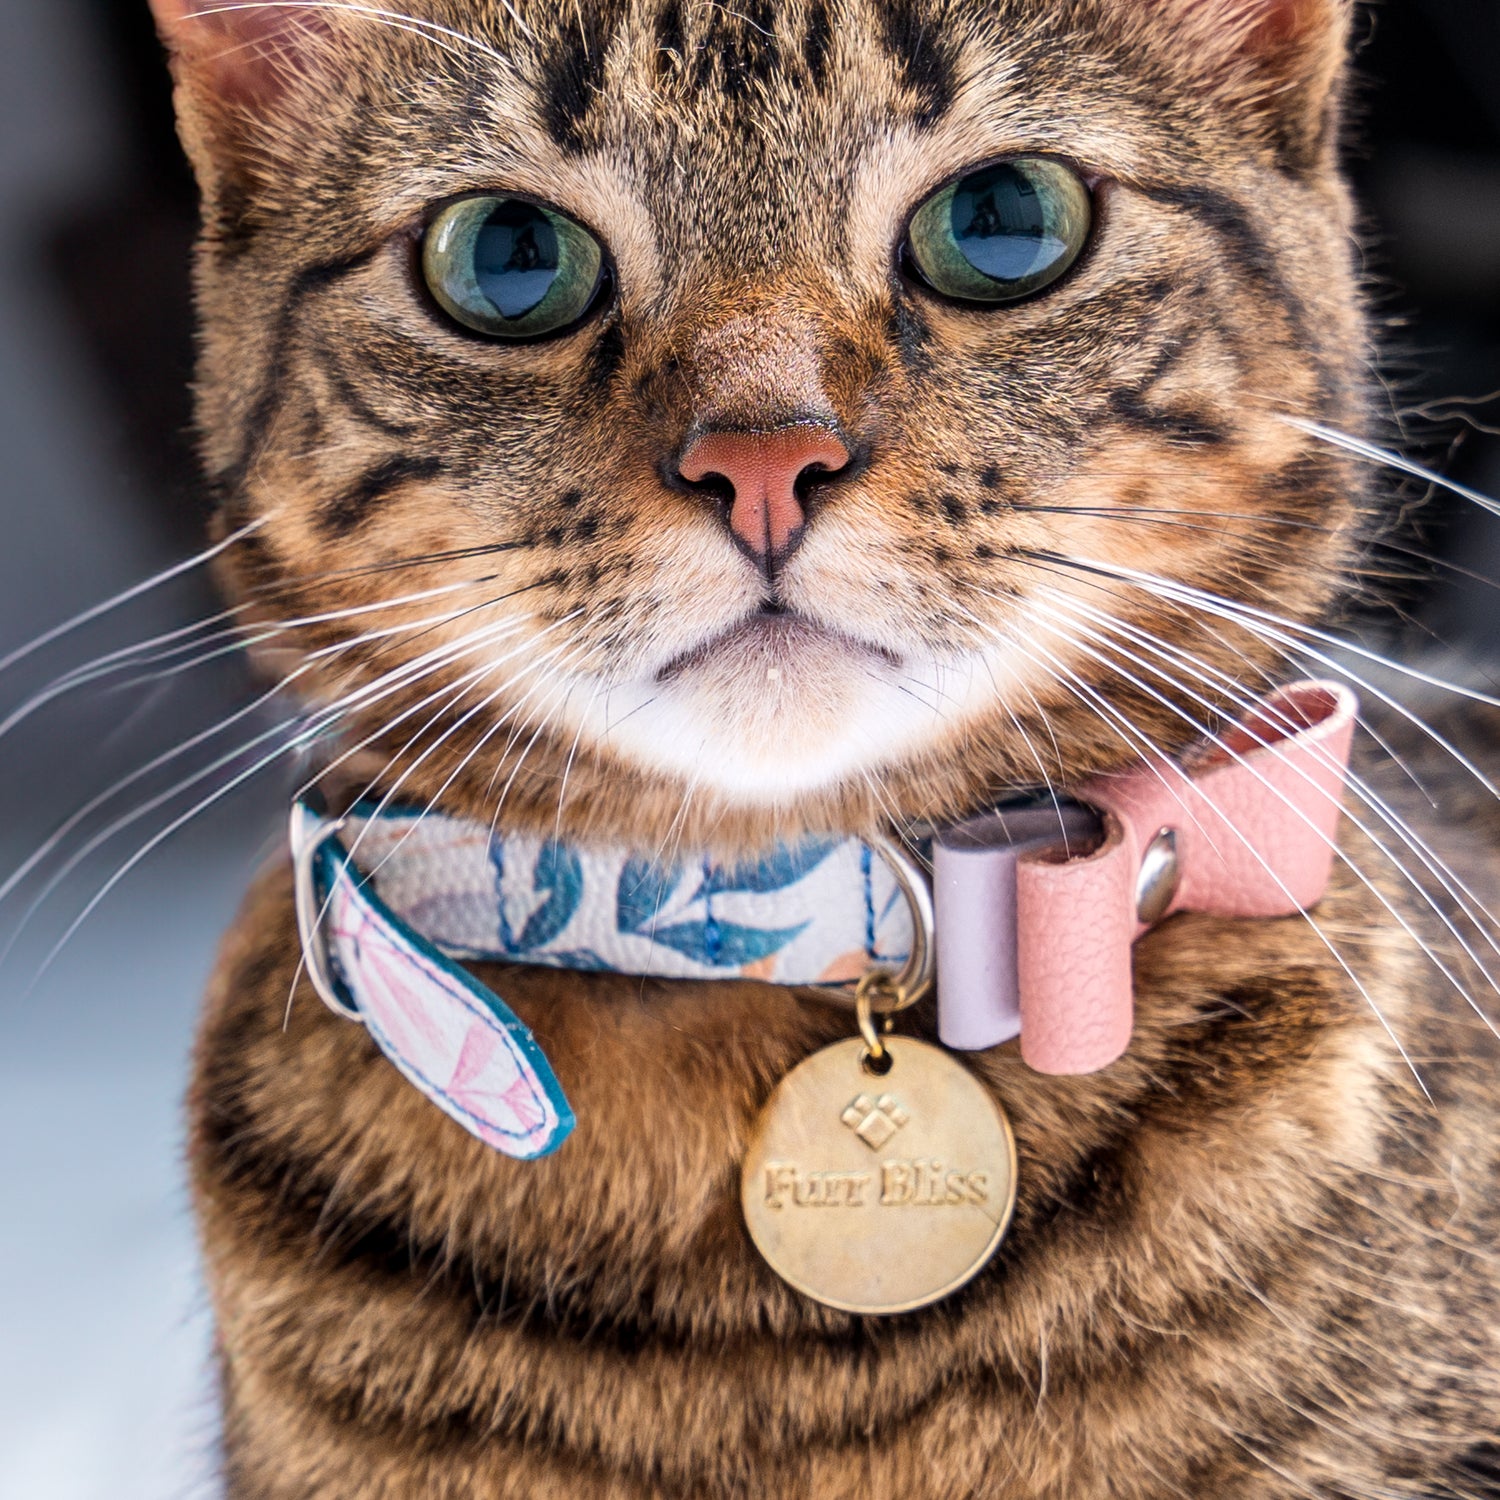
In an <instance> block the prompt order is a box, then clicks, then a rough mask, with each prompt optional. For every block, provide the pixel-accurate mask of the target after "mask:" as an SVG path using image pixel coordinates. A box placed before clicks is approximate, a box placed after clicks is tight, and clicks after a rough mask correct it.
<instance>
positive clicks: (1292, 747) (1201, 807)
mask: <svg viewBox="0 0 1500 1500" xmlns="http://www.w3.org/2000/svg"><path fill="white" fill-rule="evenodd" d="M1356 708H1357V705H1356V702H1355V698H1354V695H1353V694H1352V693H1351V692H1350V691H1349V690H1348V689H1347V688H1345V687H1343V686H1341V685H1339V684H1336V683H1327V682H1301V683H1297V684H1294V685H1293V686H1291V687H1288V688H1285V689H1283V690H1282V691H1281V692H1279V693H1276V694H1274V695H1272V696H1271V697H1270V698H1268V699H1266V700H1265V701H1264V702H1262V703H1261V704H1260V705H1258V706H1257V708H1256V710H1255V711H1254V712H1253V713H1251V714H1249V715H1248V716H1247V717H1246V718H1245V719H1244V720H1243V721H1241V722H1240V723H1239V724H1237V725H1235V726H1233V727H1231V728H1229V729H1227V730H1226V731H1225V732H1224V733H1222V734H1221V735H1219V736H1218V737H1217V739H1216V740H1215V741H1214V742H1213V743H1212V744H1210V745H1206V746H1204V747H1202V748H1201V749H1200V750H1198V751H1197V752H1195V753H1193V754H1191V755H1189V756H1187V757H1185V758H1184V761H1183V763H1182V764H1178V763H1177V762H1175V761H1170V760H1167V759H1165V758H1153V759H1151V760H1150V761H1149V762H1148V763H1147V764H1146V765H1145V767H1144V768H1141V769H1133V770H1131V771H1129V772H1125V773H1122V774H1119V775H1115V776H1109V777H1104V778H1101V779H1100V780H1097V781H1094V782H1091V783H1089V784H1088V785H1087V786H1085V787H1084V788H1083V789H1082V791H1081V794H1080V799H1079V800H1080V801H1082V802H1083V803H1086V804H1088V806H1089V807H1092V808H1094V809H1097V816H1092V815H1090V814H1089V813H1088V811H1087V809H1086V808H1078V807H1076V806H1069V807H1065V809H1064V814H1065V816H1064V821H1063V824H1062V825H1061V827H1060V825H1059V821H1058V813H1057V811H1056V810H1054V809H1052V808H1050V807H1048V808H1030V809H1026V810H1023V811H1022V812H1021V813H1016V812H1013V811H1012V812H1005V811H1001V812H997V813H992V814H987V815H985V816H984V817H982V818H978V819H971V820H970V821H969V822H967V823H963V824H960V825H958V826H957V827H956V828H953V829H950V830H947V831H946V832H945V833H943V834H942V835H941V836H940V837H939V839H938V841H937V843H936V845H935V848H934V859H933V867H934V868H933V895H934V902H935V906H936V912H937V932H936V941H937V962H938V1008H939V1031H940V1034H941V1036H942V1038H943V1041H944V1042H946V1043H947V1044H948V1045H949V1046H952V1047H959V1048H964V1049H968V1050H975V1049H979V1048H984V1047H992V1046H995V1045H997V1044H998V1043H1000V1042H1002V1041H1007V1040H1009V1039H1010V1038H1011V1037H1013V1036H1015V1035H1016V1034H1017V1032H1019V1034H1020V1037H1021V1055H1022V1057H1023V1058H1024V1059H1025V1060H1026V1062H1027V1064H1028V1065H1029V1066H1031V1067H1033V1068H1035V1069H1036V1070H1037V1071H1038V1072H1042V1073H1092V1072H1096V1071H1097V1070H1098V1069H1100V1068H1103V1067H1107V1066H1108V1065H1109V1064H1110V1063H1112V1062H1113V1061H1114V1060H1115V1059H1116V1058H1117V1057H1119V1056H1120V1054H1121V1053H1122V1052H1124V1051H1125V1049H1126V1047H1128V1046H1129V1044H1130V1034H1131V1028H1132V1025H1133V1021H1134V987H1133V983H1132V977H1131V948H1132V944H1133V943H1134V942H1135V940H1136V938H1138V937H1139V936H1140V935H1141V934H1142V933H1143V932H1145V931H1147V930H1148V928H1149V927H1151V926H1152V925H1154V924H1155V923H1156V922H1159V921H1161V920H1163V919H1164V918H1166V917H1168V916H1170V915H1172V914H1173V913H1174V912H1179V911H1197V912H1208V913H1212V914H1214V915H1217V916H1225V917H1283V916H1290V915H1292V914H1294V913H1296V912H1300V911H1305V910H1307V909H1308V908H1309V907H1311V906H1312V905H1314V904H1315V903H1316V902H1317V901H1318V900H1319V899H1320V898H1321V896H1322V894H1323V892H1324V890H1325V888H1326V887H1327V884H1328V877H1329V872H1330V870H1331V868H1332V863H1333V857H1334V835H1335V833H1336V831H1337V828H1338V821H1339V813H1340V808H1341V802H1342V794H1343V786H1344V780H1345V777H1346V775H1347V770H1348V763H1349V751H1350V745H1351V742H1352V738H1353V732H1354V717H1355V712H1356ZM1069 845H1071V846H1072V849H1070V848H1069V847H1068V846H1069ZM1079 847H1087V848H1089V852H1087V853H1082V854H1077V853H1073V852H1072V850H1076V849H1077V848H1079ZM1070 856H1071V857H1070Z"/></svg>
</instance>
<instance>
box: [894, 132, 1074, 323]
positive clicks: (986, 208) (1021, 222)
mask: <svg viewBox="0 0 1500 1500" xmlns="http://www.w3.org/2000/svg"><path fill="white" fill-rule="evenodd" d="M1092 219H1093V202H1092V199H1091V197H1090V195H1089V190H1088V187H1087V186H1086V185H1085V183H1084V181H1083V179H1082V178H1081V177H1079V175H1078V174H1077V173H1076V172H1075V171H1073V170H1072V168H1071V167H1065V166H1064V165H1063V164H1062V163H1061V162H1056V161H1051V160H1049V159H1048V158H1046V157H1041V156H1021V157H1016V158H1014V159H1013V160H1011V161H1003V162H998V163H996V164H995V165H994V166H990V167H981V168H980V170H979V171H977V172H970V173H969V175H968V176H967V177H960V178H959V179H958V181H957V182H953V183H950V184H949V185H948V186H947V187H945V188H943V189H941V190H940V191H939V192H936V193H934V194H933V195H932V197H930V198H929V199H928V200H927V201H926V202H925V203H923V204H922V206H921V207H920V208H918V209H917V211H916V213H915V214H913V215H912V220H911V225H910V227H909V228H908V230H907V234H906V254H907V259H908V261H909V263H910V265H911V266H912V267H913V269H915V271H916V273H917V274H918V276H920V277H921V279H922V280H923V281H925V282H926V283H927V285H928V286H929V287H931V288H932V290H933V291H935V292H939V293H941V294H942V295H943V296H944V297H952V298H954V299H955V300H957V301H960V302H978V303H984V304H988V305H995V304H998V303H1002V302H1016V301H1019V300H1020V299H1021V298H1022V297H1029V296H1031V295H1032V294H1033V293H1034V292H1039V291H1041V290H1042V289H1043V288H1044V287H1047V286H1050V285H1051V284H1052V283H1053V282H1054V281H1056V280H1057V278H1058V277H1059V276H1061V275H1062V274H1063V272H1064V271H1066V270H1067V269H1068V267H1069V266H1071V265H1072V264H1073V262H1074V261H1076V260H1077V259H1078V257H1079V255H1080V254H1082V252H1083V247H1084V243H1085V241H1086V240H1087V239H1088V234H1089V226H1090V223H1091V222H1092Z"/></svg>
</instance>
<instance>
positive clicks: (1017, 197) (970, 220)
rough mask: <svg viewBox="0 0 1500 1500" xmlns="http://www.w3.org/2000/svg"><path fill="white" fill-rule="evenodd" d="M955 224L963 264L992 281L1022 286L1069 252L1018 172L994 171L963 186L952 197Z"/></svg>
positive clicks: (1033, 189) (1011, 169) (1033, 187)
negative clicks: (1027, 279) (1053, 232)
mask: <svg viewBox="0 0 1500 1500" xmlns="http://www.w3.org/2000/svg"><path fill="white" fill-rule="evenodd" d="M952 223H953V239H954V242H955V243H956V244H957V245H958V248H959V250H960V251H961V252H962V254H963V257H964V259H965V260H967V261H968V263H969V264H970V265H971V266H973V267H974V269H975V270H976V271H979V272H980V273H981V274H983V275H985V276H988V277H990V278H991V279H992V280H994V281H1023V280H1025V278H1026V277H1028V276H1032V275H1035V274H1036V273H1037V272H1038V271H1040V270H1043V269H1045V268H1046V267H1047V266H1049V265H1051V264H1052V263H1053V262H1054V261H1055V260H1057V258H1058V257H1059V256H1060V255H1062V254H1063V253H1064V252H1065V251H1066V248H1067V247H1066V246H1065V245H1064V244H1063V242H1062V241H1061V240H1059V239H1058V238H1057V237H1056V236H1055V235H1054V234H1051V233H1049V232H1048V228H1047V209H1046V204H1045V203H1044V202H1043V201H1042V196H1041V194H1040V193H1038V192H1037V188H1036V184H1035V183H1034V182H1033V181H1032V180H1031V179H1030V178H1029V177H1026V176H1023V175H1022V174H1021V173H1020V172H1018V171H1016V169H1015V168H1014V167H1009V166H1002V167H995V168H992V169H991V170H990V171H988V172H979V173H976V174H975V176H973V177H970V178H967V179H965V180H964V181H963V182H961V183H960V184H959V186H958V190H957V191H956V192H955V193H954V194H953V214H952Z"/></svg>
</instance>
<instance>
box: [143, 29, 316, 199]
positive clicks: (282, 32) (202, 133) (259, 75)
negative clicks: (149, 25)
mask: <svg viewBox="0 0 1500 1500" xmlns="http://www.w3.org/2000/svg"><path fill="white" fill-rule="evenodd" d="M151 11H152V14H153V15H154V16H155V18H156V28H157V30H158V31H159V32H160V33H161V38H162V40H163V41H164V42H165V43H166V46H167V51H168V53H169V54H170V56H171V60H172V73H173V76H174V78H175V79H176V83H177V115H178V124H179V128H180V132H181V135H182V141H183V145H184V146H185V147H186V149H187V153H188V155H189V156H190V157H191V158H192V162H193V167H194V169H195V171H196V172H197V174H198V180H199V182H200V184H201V185H202V186H203V188H204V190H205V191H206V192H210V193H211V195H212V196H217V195H216V194H213V193H212V190H213V189H214V188H215V187H216V186H217V185H220V184H224V183H226V181H228V180H235V179H242V178H245V177H247V176H253V175H254V165H253V164H254V163H255V162H257V161H259V160H262V159H263V158H264V156H265V153H266V152H267V150H269V149H272V148H273V147H274V145H275V143H276V142H278V141H282V142H284V141H285V140H287V139H288V137H289V136H291V135H294V134H295V132H294V131H291V130H289V129H288V126H289V125H290V124H291V123H292V121H291V115H292V114H293V110H292V107H291V106H292V103H293V97H292V96H294V95H296V94H298V93H299V92H303V91H305V90H306V87H307V85H309V84H310V83H312V82H313V80H314V75H315V74H316V73H317V71H318V69H319V67H320V66H322V65H323V64H324V59H325V57H326V54H327V43H328V39H329V35H330V32H331V29H332V28H331V27H330V25H329V24H328V21H327V16H328V14H329V12H328V8H327V6H326V5H319V4H309V5H302V4H297V3H295V0H151Z"/></svg>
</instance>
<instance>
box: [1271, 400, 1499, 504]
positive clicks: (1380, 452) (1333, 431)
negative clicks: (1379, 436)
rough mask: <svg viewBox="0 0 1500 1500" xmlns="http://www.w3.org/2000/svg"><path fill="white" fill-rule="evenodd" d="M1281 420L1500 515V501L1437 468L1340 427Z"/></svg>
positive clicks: (1301, 419) (1287, 417) (1303, 419)
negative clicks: (1447, 476)
mask: <svg viewBox="0 0 1500 1500" xmlns="http://www.w3.org/2000/svg"><path fill="white" fill-rule="evenodd" d="M1281 420H1282V421H1283V422H1285V423H1287V424H1288V426H1291V427H1295V428H1297V429H1298V430H1299V431H1301V432H1305V433H1307V434H1308V435H1309V436H1310V437H1315V438H1318V439H1320V440H1321V441H1322V442H1325V443H1329V444H1331V445H1332V446H1333V447H1335V448H1342V449H1343V450H1344V451H1345V452H1346V453H1352V454H1354V455H1355V456H1356V457H1357V458H1362V459H1364V460H1365V461H1366V462H1367V463H1372V464H1376V465H1378V466H1379V467H1381V468H1388V469H1398V470H1400V472H1401V473H1403V474H1410V475H1411V476H1412V478H1414V479H1422V480H1425V481H1426V482H1427V483H1428V484H1432V485H1436V486H1437V487H1438V488H1439V489H1443V490H1447V491H1448V492H1449V493H1450V494H1453V495H1457V496H1459V498H1460V499H1463V500H1468V501H1471V502H1472V503H1473V504H1475V505H1477V506H1479V507H1480V508H1481V509H1482V510H1487V511H1489V512H1490V514H1491V515H1496V516H1500V500H1492V499H1491V498H1490V497H1489V496H1488V495H1482V494H1480V492H1479V491H1478V490H1475V489H1470V488H1469V486H1468V485H1466V484H1460V483H1459V482H1458V481H1457V480H1456V479H1448V478H1445V477H1444V476H1443V475H1442V474H1439V473H1438V472H1437V470H1436V469H1429V468H1427V467H1426V465H1424V464H1419V463H1416V462H1414V461H1413V460H1412V459H1409V458H1403V457H1402V456H1401V455H1400V454H1399V453H1392V452H1391V451H1390V450H1389V449H1388V448H1381V447H1379V446H1378V445H1377V444H1375V443H1370V442H1366V441H1365V439H1364V438H1359V437H1354V436H1352V435H1351V434H1349V433H1347V432H1340V431H1339V430H1338V429H1337V428H1336V427H1325V426H1324V425H1323V424H1322V423H1321V422H1310V421H1308V420H1307V418H1305V417H1289V416H1283V417H1282V419H1281Z"/></svg>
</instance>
